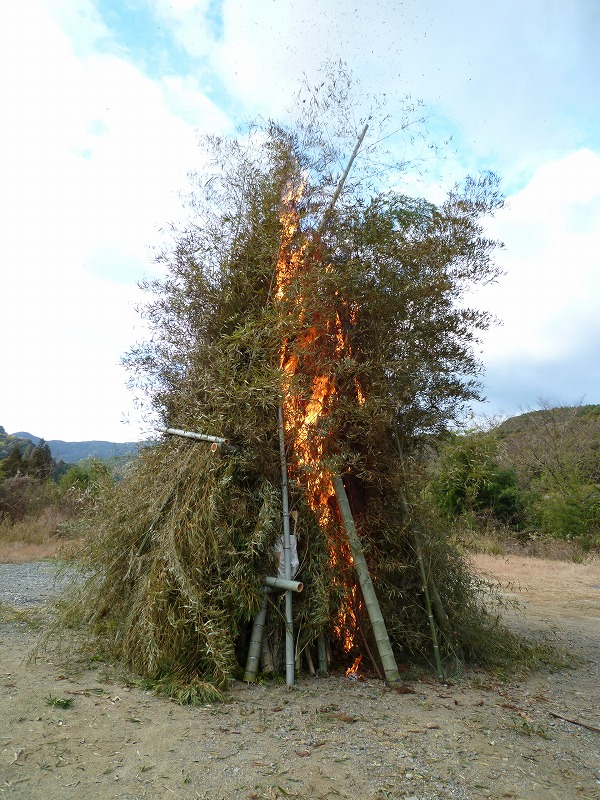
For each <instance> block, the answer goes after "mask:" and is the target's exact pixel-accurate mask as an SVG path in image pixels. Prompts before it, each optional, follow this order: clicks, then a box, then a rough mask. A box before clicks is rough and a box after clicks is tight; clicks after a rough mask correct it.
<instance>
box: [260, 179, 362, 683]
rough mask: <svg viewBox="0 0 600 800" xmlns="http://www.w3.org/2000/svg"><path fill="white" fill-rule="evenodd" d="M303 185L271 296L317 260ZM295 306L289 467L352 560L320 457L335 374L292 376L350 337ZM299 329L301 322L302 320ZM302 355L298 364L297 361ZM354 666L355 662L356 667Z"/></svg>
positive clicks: (287, 213) (288, 389) (289, 347)
mask: <svg viewBox="0 0 600 800" xmlns="http://www.w3.org/2000/svg"><path fill="white" fill-rule="evenodd" d="M303 190H304V184H303V183H298V184H296V185H290V186H289V187H288V190H287V191H286V193H285V196H284V198H283V202H282V210H281V213H280V222H281V225H282V229H283V231H282V238H281V247H280V251H279V257H278V260H277V267H276V271H275V287H276V290H275V296H276V297H277V299H278V300H283V299H284V298H285V297H286V294H287V289H288V287H289V286H290V284H291V282H292V281H293V279H294V277H295V276H297V275H298V274H301V271H303V270H308V269H310V266H311V265H315V264H316V263H318V261H319V256H320V253H319V248H318V244H317V243H315V242H312V246H311V241H310V240H309V238H308V237H303V238H301V239H300V241H298V238H299V237H298V232H299V229H300V217H299V213H298V204H299V202H300V200H301V198H302V193H303ZM319 266H320V268H321V269H325V270H329V269H331V265H326V266H325V267H323V266H322V264H320V265H319ZM295 302H296V304H297V310H299V312H300V321H301V323H304V325H306V328H304V329H303V330H301V332H299V333H298V334H297V335H296V336H295V337H294V340H293V341H285V342H284V343H283V345H282V349H281V362H280V363H281V369H282V374H283V397H284V400H283V418H284V427H285V430H286V433H287V435H288V439H289V441H291V442H293V455H292V458H291V460H290V469H291V471H292V473H295V474H296V477H298V478H300V479H301V482H302V483H303V484H304V487H305V492H306V498H307V502H308V505H309V507H310V508H311V510H312V511H313V512H314V513H315V515H316V518H317V521H318V523H319V525H320V527H321V528H322V529H323V530H324V531H326V532H328V541H329V558H330V562H331V564H337V565H345V566H346V567H347V568H350V567H351V565H352V554H351V552H350V547H349V545H348V543H347V541H346V540H345V538H342V537H340V536H334V535H332V533H331V532H332V530H333V524H334V523H335V519H336V518H335V513H334V512H333V511H332V508H334V507H335V506H334V501H333V498H334V497H335V490H334V488H333V480H332V475H331V473H330V472H329V470H327V469H326V468H324V467H322V466H321V461H322V457H323V455H324V454H325V452H326V444H327V433H326V429H327V426H326V425H322V424H321V423H323V422H324V421H326V418H327V415H328V413H329V411H330V408H331V406H332V403H333V402H334V400H335V397H336V395H337V390H336V385H335V379H334V377H333V376H332V375H328V374H320V373H318V372H316V373H315V374H312V376H311V383H310V393H309V397H308V399H306V396H305V397H304V398H303V397H301V396H300V395H299V394H298V393H296V394H294V391H293V381H294V377H295V376H296V375H298V374H299V371H300V370H301V368H302V370H303V375H306V374H308V375H309V376H310V373H311V366H313V365H314V358H313V359H311V352H313V353H314V352H316V351H319V352H320V351H323V350H325V352H329V353H330V356H331V358H338V359H339V358H341V357H342V356H343V355H344V354H347V355H350V346H349V342H348V336H347V333H346V330H345V328H344V324H343V321H342V319H341V318H340V315H339V313H336V314H335V318H334V319H333V320H332V319H331V318H330V319H325V318H323V319H321V320H314V319H311V320H307V319H306V318H305V315H304V313H303V308H302V305H303V302H304V299H303V298H302V297H298V298H296V300H295ZM347 316H348V317H349V319H350V321H351V323H354V322H355V320H356V308H350V309H347ZM300 328H301V329H302V324H301V325H300ZM301 360H302V363H301ZM354 385H355V390H356V396H357V401H358V403H359V404H360V405H362V404H363V403H364V401H365V399H364V396H363V393H362V391H361V389H360V386H359V385H358V382H357V381H356V380H355V381H354ZM355 606H356V586H355V585H353V586H352V588H351V589H350V588H349V591H348V597H347V602H346V604H345V605H344V607H343V608H342V610H341V611H340V614H339V616H338V618H337V619H336V620H335V622H334V631H335V633H336V636H337V638H338V641H339V642H340V644H341V646H342V647H343V649H344V652H346V653H349V652H350V651H351V650H352V647H353V646H354V638H353V631H354V630H355V628H356V615H355V611H354V609H355ZM357 668H358V667H357Z"/></svg>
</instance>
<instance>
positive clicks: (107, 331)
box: [0, 0, 600, 441]
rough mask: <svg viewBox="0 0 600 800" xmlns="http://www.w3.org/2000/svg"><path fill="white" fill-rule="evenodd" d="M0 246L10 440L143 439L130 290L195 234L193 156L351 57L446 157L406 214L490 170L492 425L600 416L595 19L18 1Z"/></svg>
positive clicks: (545, 8)
mask: <svg viewBox="0 0 600 800" xmlns="http://www.w3.org/2000/svg"><path fill="white" fill-rule="evenodd" d="M1 14H2V25H1V26H0V39H1V47H0V62H1V65H0V66H1V71H0V75H2V78H1V79H0V92H1V94H0V97H1V100H2V104H3V108H4V116H3V118H4V120H5V121H4V124H3V125H2V127H1V130H0V159H1V162H2V188H3V213H2V215H1V217H0V235H1V236H2V241H3V244H4V248H3V252H4V268H3V270H2V292H1V297H2V301H3V302H2V319H3V323H4V324H3V329H4V337H3V347H2V356H3V358H2V362H3V369H2V391H1V392H0V424H2V425H4V426H5V427H6V429H7V430H8V431H16V430H29V431H30V432H31V433H35V434H37V435H40V436H45V437H46V438H47V439H54V438H58V439H70V440H82V439H92V438H94V439H110V440H113V441H123V440H129V439H138V438H141V437H143V436H144V435H145V429H144V426H143V423H142V422H141V421H140V418H139V415H138V411H137V410H136V409H135V407H134V405H133V402H132V396H131V394H130V393H129V391H128V390H127V389H126V386H125V383H126V377H127V376H126V374H125V372H124V370H123V369H122V367H121V366H120V365H119V359H120V357H121V355H122V354H123V353H124V352H125V351H126V350H128V349H129V348H130V347H131V346H132V345H133V344H134V343H135V342H136V341H138V340H140V339H142V338H143V337H144V334H145V330H144V326H143V323H142V321H141V320H140V318H139V316H138V315H137V313H136V311H135V306H136V304H138V303H140V302H143V297H142V295H141V293H140V291H139V289H138V288H137V285H136V283H137V281H138V280H140V279H141V278H143V277H145V276H149V275H152V274H153V271H154V270H155V266H154V265H153V263H152V248H153V247H156V246H158V245H159V244H160V242H161V240H162V237H163V236H164V234H163V233H161V230H160V229H161V228H163V229H164V228H165V227H166V226H167V224H168V223H169V222H170V221H176V220H178V219H180V218H181V214H182V211H181V203H180V200H179V193H180V192H181V191H185V188H186V174H187V172H188V171H190V170H193V169H201V166H202V155H201V152H200V151H199V149H198V147H197V134H198V132H200V133H205V132H210V133H218V134H224V135H228V134H231V133H232V132H233V131H234V130H235V128H236V126H237V125H238V124H240V123H242V122H244V121H245V120H247V119H249V118H251V117H253V116H256V115H257V114H262V115H270V116H275V117H280V116H281V115H282V114H283V113H284V110H285V109H286V108H287V107H288V106H289V102H290V98H291V96H292V95H293V94H294V92H295V90H296V89H297V88H298V86H299V83H300V81H301V79H302V77H303V75H306V76H307V78H308V80H309V81H310V82H313V83H317V82H320V80H321V77H322V69H323V64H324V62H325V61H326V60H327V59H329V60H334V61H335V60H336V59H339V58H341V59H343V60H344V61H345V62H346V63H347V65H348V67H349V68H350V69H351V70H352V72H353V74H354V76H355V78H356V79H357V80H358V81H359V82H360V86H361V91H362V92H364V94H365V96H366V95H368V94H370V93H371V94H372V93H375V94H378V93H386V96H387V97H388V98H389V99H390V100H391V103H390V105H391V107H393V106H394V103H395V101H396V99H397V98H400V97H403V96H405V95H407V94H410V95H411V96H412V97H414V98H419V99H421V100H423V101H424V103H425V106H426V108H427V109H428V115H429V123H428V124H429V129H430V132H431V137H432V139H434V140H436V141H442V140H444V139H446V138H448V137H449V136H452V141H451V144H450V146H449V147H448V148H446V150H445V157H444V158H443V159H435V160H431V159H430V160H429V161H428V163H427V164H426V167H427V172H426V175H425V178H424V179H422V180H420V182H419V181H417V179H416V176H415V174H414V173H413V174H410V173H407V174H406V175H405V176H404V177H403V180H404V182H405V186H404V187H403V188H405V189H406V190H407V191H408V192H412V193H423V194H425V195H426V196H428V197H430V198H432V199H439V198H441V197H442V196H443V193H444V191H445V190H446V189H447V188H449V186H451V185H452V183H453V182H455V181H457V180H460V179H461V178H462V177H464V175H466V174H467V173H469V172H471V173H474V172H477V171H478V170H480V169H490V170H493V171H495V172H497V173H498V174H499V175H500V177H501V179H502V184H503V188H504V191H505V193H506V194H507V199H508V202H507V205H506V208H505V209H504V210H503V211H501V212H500V213H499V214H498V215H497V217H496V218H495V219H494V220H493V221H491V222H490V225H489V230H490V234H491V235H492V236H494V237H497V238H500V239H502V240H503V241H504V242H505V248H504V250H503V251H501V252H500V253H499V254H498V257H497V260H498V262H499V263H500V265H501V266H502V267H503V269H504V270H505V273H506V274H505V276H504V277H503V278H502V279H501V280H500V281H499V282H498V283H497V284H496V285H495V286H492V287H488V288H486V289H484V290H481V291H479V292H478V293H477V294H476V295H475V296H474V297H473V298H472V301H473V302H475V303H477V304H479V305H481V306H482V307H484V308H487V309H489V310H491V311H492V312H493V313H495V314H496V315H497V316H498V317H499V318H500V319H501V320H503V323H504V324H503V325H502V326H500V327H497V328H495V329H494V330H493V331H490V332H489V334H487V335H486V336H485V337H484V339H483V341H482V344H481V356H482V358H483V360H484V362H485V364H486V373H485V376H484V384H485V387H486V388H485V393H486V395H487V397H488V403H487V405H486V406H485V407H484V408H477V409H476V410H477V413H478V414H479V413H482V411H483V412H485V413H487V414H488V415H490V416H494V415H502V414H504V415H512V414H514V413H518V412H519V410H521V409H527V408H529V407H535V406H536V404H537V402H538V400H539V399H540V398H544V399H546V400H547V401H549V402H551V403H565V404H571V403H577V402H580V401H584V402H589V403H597V402H600V367H599V360H598V340H599V334H600V313H599V311H600V301H599V297H600V101H599V100H598V97H600V91H599V90H600V86H599V83H600V78H599V77H598V76H600V3H598V2H597V0H569V2H564V0H561V1H560V2H559V1H558V0H528V2H527V3H523V2H522V0H477V2H475V0H461V2H460V3H458V2H457V3H448V2H447V1H446V0H404V1H403V2H400V0H394V1H393V2H392V1H391V0H390V1H389V2H388V0H384V1H382V2H370V3H368V4H367V3H349V2H345V0H319V2H316V0H303V2H297V0H296V2H291V1H290V0H253V2H247V0H173V1H172V2H168V1H167V0H121V1H120V2H117V0H96V1H94V0H22V2H19V3H11V4H7V5H6V8H4V9H3V10H2V12H1Z"/></svg>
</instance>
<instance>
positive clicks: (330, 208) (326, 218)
mask: <svg viewBox="0 0 600 800" xmlns="http://www.w3.org/2000/svg"><path fill="white" fill-rule="evenodd" d="M368 129H369V126H368V125H365V127H364V128H363V129H362V132H361V134H360V136H359V137H358V141H357V142H356V144H355V145H354V150H353V151H352V155H351V156H350V158H349V159H348V163H347V165H346V169H345V170H344V174H343V175H342V177H341V178H340V179H339V181H338V185H337V186H336V188H335V192H334V193H333V197H332V198H331V202H330V203H329V205H328V206H327V210H326V211H325V213H324V214H323V219H322V220H321V222H320V223H319V227H318V228H317V238H318V237H319V236H320V235H321V234H322V233H323V231H324V230H325V226H326V225H327V223H328V222H329V217H330V216H331V212H332V211H333V207H334V206H335V204H336V203H337V201H338V197H339V196H340V194H341V193H342V189H343V188H344V184H345V183H346V178H347V177H348V174H349V172H350V169H351V168H352V164H353V163H354V159H355V158H356V156H357V155H358V151H359V150H360V146H361V144H362V143H363V139H364V138H365V135H366V133H367V130H368Z"/></svg>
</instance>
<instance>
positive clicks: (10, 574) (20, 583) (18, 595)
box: [0, 561, 69, 608]
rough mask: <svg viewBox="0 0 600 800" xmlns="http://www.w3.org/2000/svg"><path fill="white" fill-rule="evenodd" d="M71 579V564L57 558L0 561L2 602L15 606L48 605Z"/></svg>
mask: <svg viewBox="0 0 600 800" xmlns="http://www.w3.org/2000/svg"><path fill="white" fill-rule="evenodd" d="M68 580H69V568H68V566H65V565H64V564H61V563H60V562H56V561H32V562H29V563H25V564H0V603H4V604H5V605H7V606H13V607H14V608H28V607H31V606H38V605H44V604H45V603H47V602H48V600H50V599H51V598H53V597H55V596H56V595H57V594H59V593H60V591H61V590H62V588H63V587H64V586H65V585H66V583H67V582H68Z"/></svg>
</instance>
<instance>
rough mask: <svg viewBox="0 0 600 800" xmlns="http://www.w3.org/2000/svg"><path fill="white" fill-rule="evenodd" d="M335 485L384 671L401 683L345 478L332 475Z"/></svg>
mask: <svg viewBox="0 0 600 800" xmlns="http://www.w3.org/2000/svg"><path fill="white" fill-rule="evenodd" d="M333 487H334V489H335V494H336V497H337V501H338V505H339V508H340V513H341V515H342V521H343V523H344V528H345V529H346V534H347V536H348V541H349V543H350V550H351V551H352V558H353V559H354V568H355V570H356V573H357V575H358V580H359V582H360V588H361V589H362V593H363V597H364V599H365V605H366V606H367V613H368V614H369V620H370V621H371V627H372V628H373V634H374V636H375V643H376V644H377V650H378V652H379V657H380V659H381V663H382V666H383V671H384V672H385V678H386V680H387V682H388V683H389V684H390V685H391V686H394V685H396V684H399V683H400V674H399V673H398V665H397V664H396V659H395V658H394V653H393V651H392V645H391V644H390V638H389V636H388V632H387V628H386V626H385V621H384V619H383V615H382V613H381V608H380V606H379V601H378V600H377V595H376V594H375V588H374V587H373V581H372V580H371V575H370V574H369V568H368V567H367V562H366V560H365V556H364V553H363V549H362V545H361V543H360V539H359V537H358V533H357V532H356V526H355V525H354V519H353V518H352V512H351V511H350V503H349V502H348V496H347V495H346V490H345V488H344V482H343V481H342V479H341V477H340V476H339V475H336V477H335V478H334V479H333Z"/></svg>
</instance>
